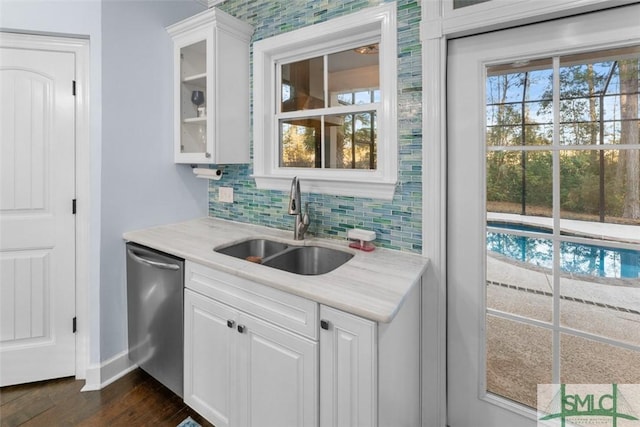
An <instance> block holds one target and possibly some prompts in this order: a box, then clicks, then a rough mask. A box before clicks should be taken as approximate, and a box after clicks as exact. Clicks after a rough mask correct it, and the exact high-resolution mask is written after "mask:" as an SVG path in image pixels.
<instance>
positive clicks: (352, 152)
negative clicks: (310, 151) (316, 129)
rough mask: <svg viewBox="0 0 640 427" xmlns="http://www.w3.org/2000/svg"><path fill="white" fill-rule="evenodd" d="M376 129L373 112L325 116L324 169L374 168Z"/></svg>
mask: <svg viewBox="0 0 640 427" xmlns="http://www.w3.org/2000/svg"><path fill="white" fill-rule="evenodd" d="M376 126H377V123H376V113H375V112H373V111H371V112H365V113H356V114H341V115H331V116H327V117H325V144H324V147H325V155H326V161H325V167H328V168H337V169H375V168H376V146H377V144H376V139H377V131H376Z"/></svg>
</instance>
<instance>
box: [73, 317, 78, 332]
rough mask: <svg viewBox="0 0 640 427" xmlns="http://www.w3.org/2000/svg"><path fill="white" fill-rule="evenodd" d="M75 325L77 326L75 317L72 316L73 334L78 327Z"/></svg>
mask: <svg viewBox="0 0 640 427" xmlns="http://www.w3.org/2000/svg"><path fill="white" fill-rule="evenodd" d="M77 326H78V325H77V322H76V318H75V317H74V318H73V333H74V334H75V333H76V331H77V330H78V327H77Z"/></svg>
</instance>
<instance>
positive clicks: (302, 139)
mask: <svg viewBox="0 0 640 427" xmlns="http://www.w3.org/2000/svg"><path fill="white" fill-rule="evenodd" d="M320 124H321V122H320V117H311V118H305V119H292V120H280V138H281V139H280V148H281V151H280V166H281V167H296V168H319V167H321V166H322V165H321V164H320V163H319V162H320V159H321V157H320V138H321V136H320Z"/></svg>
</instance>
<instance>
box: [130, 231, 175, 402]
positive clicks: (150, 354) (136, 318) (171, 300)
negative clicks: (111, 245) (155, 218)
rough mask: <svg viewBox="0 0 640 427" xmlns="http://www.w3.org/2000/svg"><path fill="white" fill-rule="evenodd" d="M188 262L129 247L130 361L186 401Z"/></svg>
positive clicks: (163, 254)
mask: <svg viewBox="0 0 640 427" xmlns="http://www.w3.org/2000/svg"><path fill="white" fill-rule="evenodd" d="M183 287H184V260H182V259H180V258H176V257H174V256H172V255H168V254H165V253H162V252H158V251H155V250H153V249H150V248H147V247H144V246H141V245H137V244H135V243H127V315H128V325H129V326H128V329H129V359H130V360H131V361H132V362H134V363H136V364H137V365H138V366H139V367H140V368H142V369H143V370H144V371H146V372H147V373H148V374H149V375H151V376H152V377H154V378H155V379H157V380H158V381H160V382H161V383H162V384H164V385H165V386H166V387H167V388H169V389H170V390H171V391H173V392H174V393H176V394H177V395H179V396H180V397H183V366H182V365H183V326H182V325H183V323H182V322H183V314H182V312H183V307H184V304H183V298H184V290H183Z"/></svg>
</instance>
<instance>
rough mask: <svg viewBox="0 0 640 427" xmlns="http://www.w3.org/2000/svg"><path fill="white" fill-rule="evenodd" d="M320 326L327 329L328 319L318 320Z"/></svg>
mask: <svg viewBox="0 0 640 427" xmlns="http://www.w3.org/2000/svg"><path fill="white" fill-rule="evenodd" d="M320 327H321V328H322V329H324V330H329V321H328V320H320Z"/></svg>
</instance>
